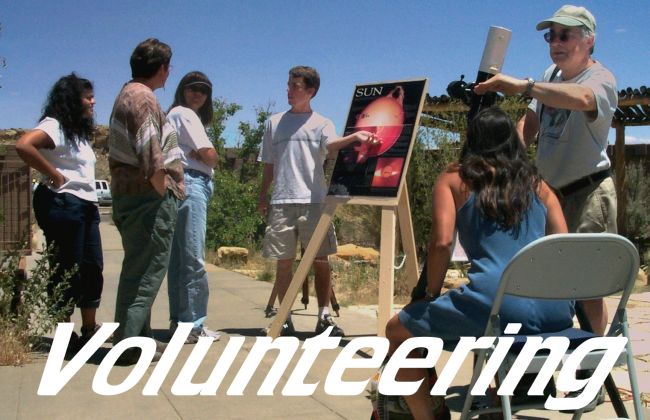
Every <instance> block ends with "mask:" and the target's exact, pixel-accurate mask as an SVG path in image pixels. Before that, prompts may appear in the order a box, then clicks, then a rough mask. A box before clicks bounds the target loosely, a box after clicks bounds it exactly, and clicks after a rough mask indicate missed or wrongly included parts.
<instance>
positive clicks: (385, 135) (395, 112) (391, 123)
mask: <svg viewBox="0 0 650 420" xmlns="http://www.w3.org/2000/svg"><path fill="white" fill-rule="evenodd" d="M403 124H404V89H403V88H402V86H397V87H395V88H394V89H393V90H391V91H390V92H389V93H388V94H387V95H386V96H381V97H379V98H377V99H375V100H374V101H372V102H371V103H370V104H368V106H366V107H365V108H364V110H363V111H362V112H361V113H360V114H359V115H358V116H357V122H356V124H355V126H354V129H355V131H360V130H365V131H369V132H371V133H374V134H375V136H376V137H377V140H378V142H377V143H376V144H368V143H363V144H360V145H358V146H355V147H354V149H355V150H356V151H357V152H358V154H357V163H363V162H365V161H366V160H367V159H368V158H369V157H373V156H380V155H381V154H383V153H384V152H386V151H387V150H388V149H390V148H391V147H393V145H394V144H395V142H396V141H397V139H398V138H399V136H400V134H402V127H403Z"/></svg>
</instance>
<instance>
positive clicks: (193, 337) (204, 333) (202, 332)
mask: <svg viewBox="0 0 650 420" xmlns="http://www.w3.org/2000/svg"><path fill="white" fill-rule="evenodd" d="M201 337H208V338H211V339H212V341H217V340H219V339H220V338H221V333H219V332H217V331H212V330H210V329H208V328H206V327H201V328H200V329H193V330H192V331H190V334H189V335H188V336H187V338H186V339H185V344H196V343H198V341H199V338H201Z"/></svg>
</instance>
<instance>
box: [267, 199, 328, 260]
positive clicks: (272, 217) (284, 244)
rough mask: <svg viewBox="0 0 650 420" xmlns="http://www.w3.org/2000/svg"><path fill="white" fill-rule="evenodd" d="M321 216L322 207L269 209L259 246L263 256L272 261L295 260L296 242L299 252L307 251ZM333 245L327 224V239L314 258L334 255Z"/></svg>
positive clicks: (297, 206)
mask: <svg viewBox="0 0 650 420" xmlns="http://www.w3.org/2000/svg"><path fill="white" fill-rule="evenodd" d="M321 214H322V204H273V205H271V207H270V209H269V216H268V226H267V227H266V232H265V234H264V242H263V244H262V255H264V257H265V258H270V259H274V260H285V259H294V258H296V247H297V245H298V239H300V243H301V246H302V248H307V244H308V243H309V240H310V239H311V237H312V235H313V234H314V230H316V225H318V221H319V220H320V216H321ZM336 245H337V244H336V234H335V232H334V225H332V224H331V223H330V227H329V229H328V231H327V235H325V238H324V239H323V243H322V244H321V247H320V249H319V250H318V253H316V256H317V257H323V256H326V255H332V254H336Z"/></svg>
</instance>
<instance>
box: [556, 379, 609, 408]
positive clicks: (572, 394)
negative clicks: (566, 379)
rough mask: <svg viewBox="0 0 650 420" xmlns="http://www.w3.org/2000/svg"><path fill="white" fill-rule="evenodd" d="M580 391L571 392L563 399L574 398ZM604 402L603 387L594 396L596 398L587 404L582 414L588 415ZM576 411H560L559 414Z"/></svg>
mask: <svg viewBox="0 0 650 420" xmlns="http://www.w3.org/2000/svg"><path fill="white" fill-rule="evenodd" d="M581 392H582V390H580V391H571V392H569V393H567V394H566V395H565V396H564V398H576V397H577V396H578V395H580V393H581ZM604 402H605V385H603V386H601V387H600V391H598V394H596V397H595V398H594V399H593V400H591V401H590V402H589V404H587V405H586V406H585V407H584V408H583V409H582V412H583V413H589V412H591V411H594V410H595V409H596V406H599V405H601V404H602V403H604ZM574 411H576V410H560V412H561V413H573V412H574Z"/></svg>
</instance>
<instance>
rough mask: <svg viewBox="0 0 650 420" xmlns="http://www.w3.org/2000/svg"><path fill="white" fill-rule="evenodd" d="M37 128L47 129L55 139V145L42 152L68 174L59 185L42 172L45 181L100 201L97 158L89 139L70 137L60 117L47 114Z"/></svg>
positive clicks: (58, 189) (40, 150)
mask: <svg viewBox="0 0 650 420" xmlns="http://www.w3.org/2000/svg"><path fill="white" fill-rule="evenodd" d="M35 129H36V130H42V131H44V132H45V134H47V135H48V136H50V138H51V139H52V141H53V142H54V149H45V148H43V149H39V152H40V154H41V155H43V157H44V158H45V159H47V161H48V162H50V163H51V164H52V166H54V167H55V168H56V169H57V170H58V171H59V172H61V174H63V176H64V177H65V183H64V184H63V185H61V187H59V188H53V187H52V186H51V185H50V184H49V177H48V176H46V175H41V181H43V183H44V184H45V185H47V187H48V188H50V189H51V190H52V191H54V192H57V193H64V192H67V193H70V194H72V195H75V196H77V197H79V198H81V199H83V200H87V201H97V192H96V191H95V162H96V160H97V159H96V157H95V152H94V151H93V148H92V146H91V145H90V142H89V141H88V139H82V138H77V139H76V141H71V140H66V139H65V137H64V135H63V131H62V130H61V125H60V124H59V121H57V120H55V119H54V118H50V117H45V118H43V120H42V121H41V122H40V123H39V124H38V125H37V126H36V127H35Z"/></svg>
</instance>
